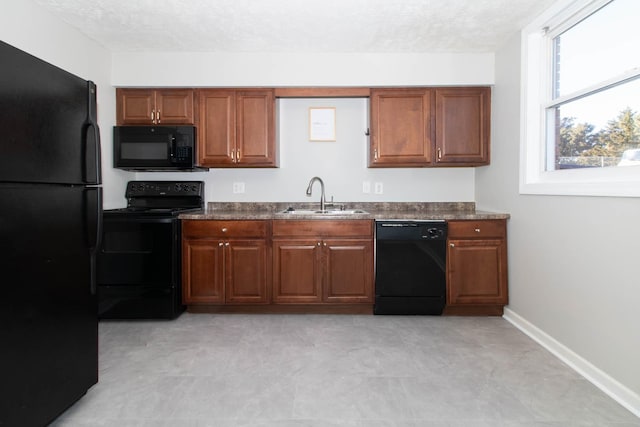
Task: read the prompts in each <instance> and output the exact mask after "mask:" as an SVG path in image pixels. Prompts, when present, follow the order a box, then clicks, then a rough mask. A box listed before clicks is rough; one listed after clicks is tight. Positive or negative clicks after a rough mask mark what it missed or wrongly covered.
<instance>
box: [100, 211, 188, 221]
mask: <svg viewBox="0 0 640 427" xmlns="http://www.w3.org/2000/svg"><path fill="white" fill-rule="evenodd" d="M177 219H178V218H177V217H175V216H166V217H165V216H163V217H160V216H147V217H144V216H138V215H135V216H134V215H130V214H119V215H109V214H107V213H106V212H105V215H104V220H105V222H110V223H111V222H119V223H123V222H124V223H128V224H133V223H135V224H151V223H155V224H163V223H170V222H173V221H176V220H177Z"/></svg>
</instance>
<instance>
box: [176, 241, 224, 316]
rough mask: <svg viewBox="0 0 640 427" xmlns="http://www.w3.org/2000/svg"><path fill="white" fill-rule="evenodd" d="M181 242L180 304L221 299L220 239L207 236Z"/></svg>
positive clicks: (221, 265) (222, 260)
mask: <svg viewBox="0 0 640 427" xmlns="http://www.w3.org/2000/svg"><path fill="white" fill-rule="evenodd" d="M182 242H183V243H182V302H183V304H198V303H205V304H206V303H223V302H224V286H223V283H224V245H223V243H222V242H220V241H217V240H208V239H206V240H199V239H183V241H182Z"/></svg>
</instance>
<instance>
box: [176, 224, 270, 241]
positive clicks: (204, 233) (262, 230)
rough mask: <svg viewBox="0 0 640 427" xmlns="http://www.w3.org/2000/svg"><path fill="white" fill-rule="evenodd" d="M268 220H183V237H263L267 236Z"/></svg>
mask: <svg viewBox="0 0 640 427" xmlns="http://www.w3.org/2000/svg"><path fill="white" fill-rule="evenodd" d="M268 230H269V224H268V221H255V220H253V221H250V220H247V221H233V220H229V221H222V220H183V221H182V235H183V236H185V237H191V238H198V237H221V238H226V237H264V238H266V237H267V236H268V234H269V233H268Z"/></svg>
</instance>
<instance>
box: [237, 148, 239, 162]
mask: <svg viewBox="0 0 640 427" xmlns="http://www.w3.org/2000/svg"><path fill="white" fill-rule="evenodd" d="M239 161H240V149H239V148H238V150H237V152H236V162H239Z"/></svg>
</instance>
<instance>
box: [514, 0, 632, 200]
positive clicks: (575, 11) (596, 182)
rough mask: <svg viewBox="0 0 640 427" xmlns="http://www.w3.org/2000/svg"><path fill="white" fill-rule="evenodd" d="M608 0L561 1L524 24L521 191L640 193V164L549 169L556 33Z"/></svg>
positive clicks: (630, 76)
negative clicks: (548, 116) (549, 115)
mask: <svg viewBox="0 0 640 427" xmlns="http://www.w3.org/2000/svg"><path fill="white" fill-rule="evenodd" d="M610 1H611V0H563V1H559V2H557V3H555V4H554V5H553V6H552V7H551V8H550V9H548V10H547V11H546V12H544V13H543V14H542V15H540V16H539V17H538V18H537V19H536V20H535V21H534V22H532V23H531V24H530V25H528V26H527V27H526V28H525V29H523V30H522V44H521V49H522V50H521V55H522V56H521V73H522V74H521V98H520V102H521V105H520V193H521V194H545V195H571V196H613V197H640V166H629V167H620V168H615V167H610V168H593V169H564V170H555V171H546V170H545V164H546V160H547V159H546V158H545V156H546V140H547V138H546V135H545V133H546V132H547V131H546V124H545V123H546V112H545V109H546V107H547V106H549V105H550V104H552V103H555V102H557V100H556V101H553V102H552V99H551V95H552V90H551V84H552V81H551V79H552V67H551V60H552V58H553V53H552V52H553V46H552V43H553V37H554V36H555V35H558V34H560V33H561V32H562V31H564V30H566V29H568V28H569V27H571V26H572V25H574V24H575V23H577V22H578V21H580V20H582V19H584V18H585V17H586V16H588V15H590V14H591V13H593V12H594V11H595V10H597V9H599V8H601V7H602V6H604V5H605V4H607V3H609V2H610ZM638 75H640V69H635V70H633V71H632V72H629V73H626V74H625V76H620V78H626V79H630V78H633V77H634V76H638ZM616 81H617V79H616Z"/></svg>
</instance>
